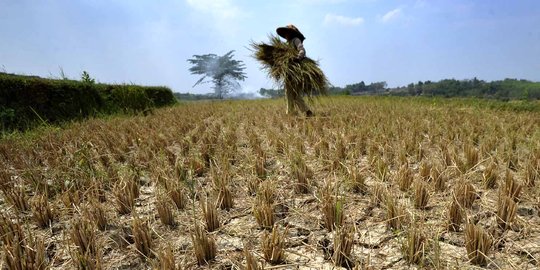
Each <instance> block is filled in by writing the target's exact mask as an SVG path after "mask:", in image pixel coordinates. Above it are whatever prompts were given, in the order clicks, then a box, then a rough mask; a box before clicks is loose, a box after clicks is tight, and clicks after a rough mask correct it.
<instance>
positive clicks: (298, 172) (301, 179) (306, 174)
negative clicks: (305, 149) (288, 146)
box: [290, 155, 313, 194]
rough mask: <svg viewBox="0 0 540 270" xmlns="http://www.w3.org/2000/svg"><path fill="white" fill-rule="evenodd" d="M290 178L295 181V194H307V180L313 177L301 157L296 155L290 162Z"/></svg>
mask: <svg viewBox="0 0 540 270" xmlns="http://www.w3.org/2000/svg"><path fill="white" fill-rule="evenodd" d="M290 166H291V168H290V170H291V177H292V178H293V179H294V180H296V184H295V185H294V187H295V190H296V192H298V193H300V194H305V193H308V192H309V187H310V186H309V179H310V178H311V177H312V176H313V172H312V171H311V169H310V168H309V167H308V166H307V165H306V163H305V161H304V160H303V159H302V156H300V155H296V156H295V157H294V158H293V160H292V161H291V165H290Z"/></svg>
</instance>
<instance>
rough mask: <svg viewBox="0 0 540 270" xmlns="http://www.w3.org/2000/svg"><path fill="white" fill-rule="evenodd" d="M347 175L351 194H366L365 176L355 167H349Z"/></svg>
mask: <svg viewBox="0 0 540 270" xmlns="http://www.w3.org/2000/svg"><path fill="white" fill-rule="evenodd" d="M348 173H349V179H348V180H349V181H348V182H349V186H350V188H351V190H352V191H353V192H356V193H360V194H366V193H367V185H366V176H365V175H364V172H363V171H362V170H359V169H358V168H357V167H356V166H351V167H350V168H349V170H348Z"/></svg>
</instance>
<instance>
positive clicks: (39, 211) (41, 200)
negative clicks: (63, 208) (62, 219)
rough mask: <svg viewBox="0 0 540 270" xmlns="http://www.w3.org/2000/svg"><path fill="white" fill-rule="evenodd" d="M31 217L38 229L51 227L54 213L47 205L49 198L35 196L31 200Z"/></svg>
mask: <svg viewBox="0 0 540 270" xmlns="http://www.w3.org/2000/svg"><path fill="white" fill-rule="evenodd" d="M32 217H33V218H34V220H35V221H36V223H37V225H38V226H39V227H40V228H46V227H48V226H50V225H51V223H52V222H53V220H54V218H55V213H54V211H53V210H52V208H51V207H50V205H49V198H47V196H45V195H36V196H34V198H33V200H32Z"/></svg>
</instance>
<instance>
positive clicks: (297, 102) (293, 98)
mask: <svg viewBox="0 0 540 270" xmlns="http://www.w3.org/2000/svg"><path fill="white" fill-rule="evenodd" d="M276 32H277V34H278V35H279V36H280V37H282V38H284V39H286V40H287V42H289V43H290V44H292V45H294V47H295V48H296V49H297V50H298V55H297V56H296V59H295V61H302V59H304V57H306V49H304V44H302V42H303V41H304V39H306V38H305V37H304V35H302V33H301V32H300V30H298V28H296V26H294V25H292V24H289V25H287V26H285V27H279V28H278V29H276ZM289 88H290V87H288V86H287V84H285V95H286V98H287V114H289V115H294V114H296V109H295V106H296V107H298V109H299V110H300V112H302V113H305V114H306V116H307V117H310V116H313V112H312V111H311V110H310V109H309V107H308V106H307V105H306V103H305V102H304V98H303V97H302V94H301V93H298V92H297V91H294V90H293V89H289Z"/></svg>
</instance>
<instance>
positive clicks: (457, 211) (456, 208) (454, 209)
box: [448, 200, 463, 232]
mask: <svg viewBox="0 0 540 270" xmlns="http://www.w3.org/2000/svg"><path fill="white" fill-rule="evenodd" d="M462 222H463V210H462V209H461V207H460V205H459V203H457V202H456V201H455V200H452V204H451V205H450V208H448V229H449V230H450V231H453V232H456V231H459V227H460V225H461V223H462Z"/></svg>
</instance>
